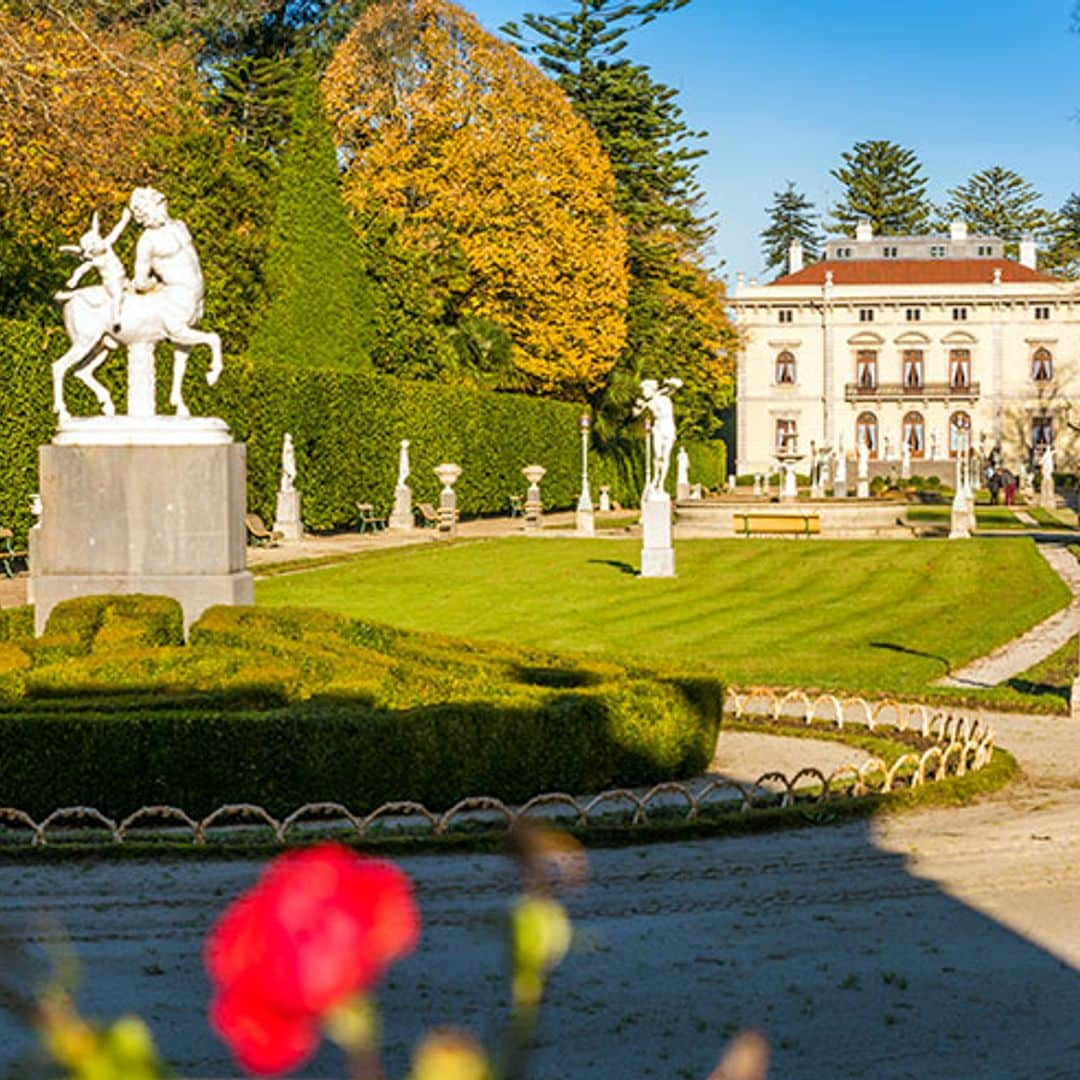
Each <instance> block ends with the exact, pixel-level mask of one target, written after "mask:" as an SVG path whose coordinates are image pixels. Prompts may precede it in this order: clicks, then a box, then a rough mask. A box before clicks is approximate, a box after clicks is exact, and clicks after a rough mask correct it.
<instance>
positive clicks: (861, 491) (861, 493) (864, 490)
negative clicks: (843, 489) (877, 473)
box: [855, 477, 870, 499]
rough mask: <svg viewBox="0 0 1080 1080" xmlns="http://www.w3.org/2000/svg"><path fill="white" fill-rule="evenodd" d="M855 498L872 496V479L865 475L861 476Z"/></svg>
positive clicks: (856, 487)
mask: <svg viewBox="0 0 1080 1080" xmlns="http://www.w3.org/2000/svg"><path fill="white" fill-rule="evenodd" d="M855 498H856V499H869V498H870V481H869V480H867V479H866V478H865V477H860V478H859V480H858V482H857V484H856V486H855Z"/></svg>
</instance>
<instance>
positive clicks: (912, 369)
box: [904, 349, 923, 390]
mask: <svg viewBox="0 0 1080 1080" xmlns="http://www.w3.org/2000/svg"><path fill="white" fill-rule="evenodd" d="M922 384H923V354H922V349H905V350H904V389H905V390H921V389H922Z"/></svg>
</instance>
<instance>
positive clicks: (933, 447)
mask: <svg viewBox="0 0 1080 1080" xmlns="http://www.w3.org/2000/svg"><path fill="white" fill-rule="evenodd" d="M930 460H931V461H937V431H931V432H930Z"/></svg>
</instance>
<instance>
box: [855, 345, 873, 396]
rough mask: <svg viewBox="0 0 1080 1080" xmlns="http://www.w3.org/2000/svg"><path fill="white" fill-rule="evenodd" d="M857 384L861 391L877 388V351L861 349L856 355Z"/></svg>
mask: <svg viewBox="0 0 1080 1080" xmlns="http://www.w3.org/2000/svg"><path fill="white" fill-rule="evenodd" d="M855 382H856V383H857V384H858V386H859V389H860V390H873V389H874V388H875V387H876V386H877V350H876V349H859V351H858V352H857V353H856V354H855Z"/></svg>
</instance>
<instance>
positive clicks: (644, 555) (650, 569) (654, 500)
mask: <svg viewBox="0 0 1080 1080" xmlns="http://www.w3.org/2000/svg"><path fill="white" fill-rule="evenodd" d="M641 576H642V577H674V576H675V549H674V548H673V547H672V545H671V497H670V496H669V495H668V494H667V493H666V492H656V491H653V492H649V493H647V494H646V496H645V498H644V499H643V500H642V502H641Z"/></svg>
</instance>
